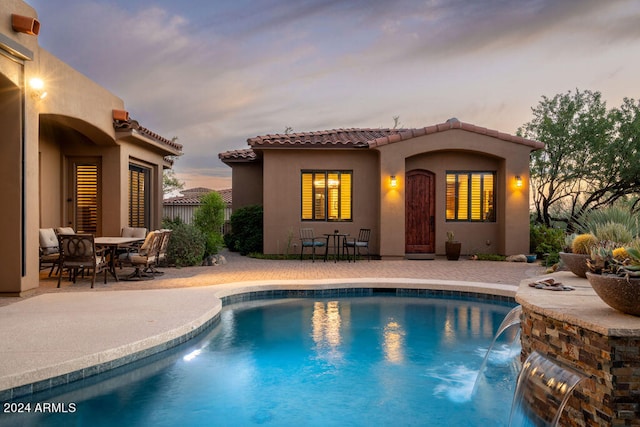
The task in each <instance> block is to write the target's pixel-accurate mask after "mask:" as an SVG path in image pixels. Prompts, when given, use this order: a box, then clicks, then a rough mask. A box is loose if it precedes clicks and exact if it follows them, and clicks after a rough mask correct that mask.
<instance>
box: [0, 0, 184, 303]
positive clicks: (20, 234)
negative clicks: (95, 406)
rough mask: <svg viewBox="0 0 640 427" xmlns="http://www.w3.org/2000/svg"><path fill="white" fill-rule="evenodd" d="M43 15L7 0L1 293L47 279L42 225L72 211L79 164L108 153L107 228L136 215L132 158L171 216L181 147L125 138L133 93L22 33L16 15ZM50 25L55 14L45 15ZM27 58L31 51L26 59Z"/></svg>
mask: <svg viewBox="0 0 640 427" xmlns="http://www.w3.org/2000/svg"><path fill="white" fill-rule="evenodd" d="M12 14H19V15H23V16H28V17H33V18H37V13H36V11H35V10H34V9H33V8H32V7H30V6H28V5H27V4H26V3H25V2H24V1H22V0H3V1H2V3H1V5H0V89H1V90H0V125H2V129H3V144H0V171H1V172H0V173H1V174H2V179H0V192H1V193H2V195H3V199H4V201H5V204H6V205H5V210H4V211H3V212H4V213H3V221H1V222H0V232H1V233H2V235H3V236H4V239H2V241H0V257H1V258H2V260H3V268H2V269H0V294H4V295H20V294H22V293H24V292H27V291H29V290H30V289H33V288H36V287H37V286H38V284H39V270H38V248H39V241H38V240H39V239H38V229H39V228H44V227H47V228H48V227H57V226H61V225H67V224H68V222H69V219H70V218H71V213H70V203H68V202H66V200H67V199H68V198H69V197H70V196H69V194H70V193H71V192H72V190H71V189H69V176H68V169H69V165H70V164H71V163H72V162H73V159H74V158H78V157H91V158H97V159H99V162H100V165H101V212H100V213H101V215H100V217H99V226H98V234H102V235H119V233H120V229H121V227H122V226H124V225H127V224H128V209H129V206H128V168H129V162H130V161H132V159H135V161H140V162H143V163H144V164H145V165H147V166H148V167H149V168H150V169H151V170H152V183H151V186H152V192H151V201H150V207H151V210H152V212H151V226H152V228H157V227H159V226H160V222H161V219H162V169H163V167H164V166H165V165H166V162H165V161H164V158H163V156H164V155H167V154H169V153H171V154H175V152H173V151H172V150H173V148H168V147H164V146H161V145H162V144H160V146H159V145H158V144H157V143H156V142H154V141H153V140H151V139H148V138H147V137H146V136H144V135H142V136H141V135H134V136H132V137H129V139H124V140H123V139H122V138H120V136H119V135H116V131H115V130H114V127H113V115H112V114H113V113H112V112H113V110H114V109H124V102H123V101H122V100H121V99H120V98H118V97H117V96H115V95H113V94H112V93H110V92H109V91H107V90H106V89H104V88H103V87H101V86H100V85H98V84H96V83H95V82H93V81H91V80H90V79H88V78H87V77H85V76H84V75H82V74H81V73H79V72H77V71H76V70H74V69H73V68H71V67H69V66H68V65H67V64H65V63H64V62H62V61H61V60H59V59H58V58H56V57H55V56H53V55H51V54H50V53H49V52H47V51H45V50H44V49H41V48H40V47H39V45H38V38H37V36H35V35H28V34H23V33H17V32H15V31H14V30H13V28H12V25H11V15H12ZM42 24H43V26H44V25H46V23H42ZM25 58H26V59H25ZM33 77H40V78H42V79H43V80H44V83H45V90H46V92H47V97H46V98H45V99H38V98H36V97H34V96H32V93H33V91H32V89H31V88H30V87H28V85H27V82H29V80H30V79H31V78H33Z"/></svg>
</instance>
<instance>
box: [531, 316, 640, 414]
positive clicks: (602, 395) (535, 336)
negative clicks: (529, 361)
mask: <svg viewBox="0 0 640 427" xmlns="http://www.w3.org/2000/svg"><path fill="white" fill-rule="evenodd" d="M521 320H522V324H521V327H522V335H521V339H522V361H523V362H524V360H525V359H526V358H527V357H528V355H529V354H531V352H533V351H538V352H539V353H541V354H543V355H545V356H547V358H549V359H551V360H555V361H557V362H560V364H561V365H565V366H569V367H571V368H573V369H575V370H576V371H578V372H581V373H583V374H584V375H585V376H586V377H588V379H587V380H584V381H582V382H580V383H579V384H578V386H577V387H576V389H575V390H574V392H573V395H572V397H571V398H570V400H569V402H568V404H567V406H566V407H565V410H564V412H563V415H562V418H561V420H560V425H561V426H640V336H637V335H636V336H625V333H624V331H620V334H619V335H618V336H613V335H611V334H610V333H609V334H608V335H605V334H602V333H599V332H595V331H593V330H589V329H586V328H583V327H579V326H576V325H573V324H570V323H566V322H562V321H559V320H556V319H553V318H551V317H548V316H546V315H544V314H541V313H538V312H536V311H534V310H533V309H532V308H531V307H530V308H527V307H525V306H524V305H523V311H522V319H521ZM540 394H541V393H536V392H533V393H529V395H530V396H538V397H537V398H536V401H535V402H530V404H531V407H532V408H533V411H534V412H539V411H543V412H544V411H549V410H550V408H551V407H556V406H557V402H555V403H554V402H551V401H549V404H548V405H547V406H545V405H544V404H541V402H540V399H539V396H540ZM546 399H551V397H550V396H547V397H546ZM543 400H544V398H543ZM539 415H542V414H540V413H539Z"/></svg>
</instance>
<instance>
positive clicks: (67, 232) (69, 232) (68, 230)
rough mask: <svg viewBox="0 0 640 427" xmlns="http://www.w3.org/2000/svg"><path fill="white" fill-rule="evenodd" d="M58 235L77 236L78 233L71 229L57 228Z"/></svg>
mask: <svg viewBox="0 0 640 427" xmlns="http://www.w3.org/2000/svg"><path fill="white" fill-rule="evenodd" d="M56 234H58V235H60V234H76V232H75V230H74V229H73V228H71V227H56Z"/></svg>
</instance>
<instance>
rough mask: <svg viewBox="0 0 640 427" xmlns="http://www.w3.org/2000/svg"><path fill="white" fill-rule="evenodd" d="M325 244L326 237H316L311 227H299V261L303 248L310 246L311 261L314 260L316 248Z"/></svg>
mask: <svg viewBox="0 0 640 427" xmlns="http://www.w3.org/2000/svg"><path fill="white" fill-rule="evenodd" d="M326 244H327V238H326V237H316V236H315V234H314V233H313V228H301V229H300V261H302V255H303V253H304V248H311V261H312V262H316V248H322V247H325V245H326Z"/></svg>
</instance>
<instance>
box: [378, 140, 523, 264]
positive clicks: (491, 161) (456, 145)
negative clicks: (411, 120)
mask: <svg viewBox="0 0 640 427" xmlns="http://www.w3.org/2000/svg"><path fill="white" fill-rule="evenodd" d="M376 150H378V151H379V152H380V176H379V178H378V179H379V182H380V200H381V201H382V202H381V204H380V209H381V213H380V240H381V243H380V247H381V256H382V257H387V258H395V257H403V256H404V254H405V245H404V234H405V227H404V218H405V197H404V186H405V175H406V172H407V171H408V170H411V169H414V168H424V169H430V170H431V171H432V172H434V173H436V222H435V226H436V253H438V254H443V253H444V242H445V240H446V232H447V231H448V230H451V231H454V233H455V235H456V236H457V240H460V241H461V242H462V252H463V253H471V252H473V251H477V252H481V253H482V252H494V253H500V254H517V253H528V252H529V202H528V201H529V187H528V184H529V152H530V151H531V147H528V146H525V145H522V144H515V143H512V142H508V141H503V140H500V139H497V138H493V137H490V136H486V135H481V134H477V133H473V132H468V131H464V130H459V129H453V130H448V131H445V132H438V133H434V134H429V135H425V136H421V137H417V138H412V139H409V140H404V141H399V142H395V143H391V144H386V145H382V146H379V147H377V148H376ZM485 167H491V168H495V170H496V172H497V176H496V178H497V183H496V209H497V212H496V216H497V218H496V222H495V223H477V222H468V223H464V222H447V221H446V220H445V210H444V209H445V204H444V201H445V182H444V173H445V172H446V171H447V170H467V169H468V170H482V169H484V168H485ZM391 175H395V176H396V178H397V180H398V186H397V187H396V188H391V187H390V186H389V177H390V176H391ZM518 175H519V176H521V177H522V179H523V186H522V187H521V188H519V189H517V188H515V177H516V176H518ZM487 240H489V241H490V244H489V245H486V241H487Z"/></svg>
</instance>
